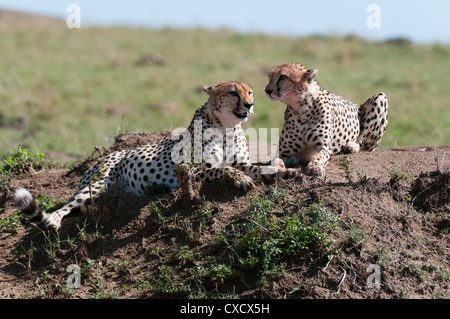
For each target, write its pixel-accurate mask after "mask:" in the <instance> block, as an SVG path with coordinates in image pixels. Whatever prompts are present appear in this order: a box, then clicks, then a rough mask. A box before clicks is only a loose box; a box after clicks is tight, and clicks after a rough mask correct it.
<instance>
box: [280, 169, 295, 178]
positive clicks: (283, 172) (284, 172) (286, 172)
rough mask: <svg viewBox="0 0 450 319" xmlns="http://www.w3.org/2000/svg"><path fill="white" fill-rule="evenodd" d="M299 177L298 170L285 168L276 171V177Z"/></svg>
mask: <svg viewBox="0 0 450 319" xmlns="http://www.w3.org/2000/svg"><path fill="white" fill-rule="evenodd" d="M300 175H301V172H300V170H299V169H295V168H285V169H279V170H278V171H277V176H278V177H280V178H294V177H297V176H300Z"/></svg>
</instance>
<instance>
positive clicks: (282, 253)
mask: <svg viewBox="0 0 450 319" xmlns="http://www.w3.org/2000/svg"><path fill="white" fill-rule="evenodd" d="M284 198H285V197H284V195H283V192H282V191H280V190H277V191H276V192H274V190H273V189H271V190H269V191H268V193H267V194H266V195H265V196H253V197H252V198H251V201H250V204H249V213H250V216H249V217H248V218H247V219H245V220H243V221H242V222H240V223H237V224H234V225H232V230H231V232H230V233H229V235H228V236H227V234H225V233H224V232H222V233H219V239H220V240H221V241H222V242H224V243H225V244H226V245H227V246H228V248H229V249H230V250H231V251H232V252H233V253H234V254H235V255H237V256H238V258H239V262H240V264H241V265H242V266H243V267H245V268H248V269H257V270H259V271H260V272H261V273H263V272H266V273H267V271H269V270H271V269H273V267H275V266H276V265H278V264H279V263H280V261H281V260H282V259H283V258H284V257H286V256H292V255H295V254H296V253H298V252H300V251H303V250H308V249H311V248H312V247H314V246H316V245H323V246H324V247H330V246H331V245H332V244H333V242H334V241H333V240H332V239H330V236H331V233H332V231H333V230H334V229H336V228H337V227H339V224H340V220H339V217H338V216H335V215H334V214H331V213H330V212H328V211H327V209H326V208H325V207H324V206H323V205H322V204H314V205H312V206H310V207H308V208H306V209H301V210H298V211H294V212H288V213H286V214H284V213H283V214H281V216H280V214H279V213H277V212H276V208H277V207H278V204H277V203H278V201H280V200H284Z"/></svg>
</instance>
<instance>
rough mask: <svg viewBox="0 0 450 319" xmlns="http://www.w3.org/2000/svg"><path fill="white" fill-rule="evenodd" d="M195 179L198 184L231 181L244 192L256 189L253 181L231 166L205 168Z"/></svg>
mask: <svg viewBox="0 0 450 319" xmlns="http://www.w3.org/2000/svg"><path fill="white" fill-rule="evenodd" d="M194 178H195V181H196V182H199V181H201V182H212V181H215V180H220V179H229V180H232V181H233V183H234V185H235V186H236V187H237V188H242V189H244V190H247V189H250V188H253V187H255V184H254V183H253V180H252V179H251V178H250V177H249V176H248V175H246V174H245V173H244V172H242V171H239V170H237V169H235V168H233V167H230V166H225V167H212V168H205V169H202V170H201V171H200V172H197V173H196V174H195V176H194Z"/></svg>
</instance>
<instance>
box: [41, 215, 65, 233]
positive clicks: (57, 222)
mask: <svg viewBox="0 0 450 319" xmlns="http://www.w3.org/2000/svg"><path fill="white" fill-rule="evenodd" d="M44 228H45V229H46V230H49V231H52V232H55V233H56V232H58V231H59V230H60V229H61V216H59V215H58V214H51V215H50V216H49V217H48V218H47V219H46V221H45V222H44Z"/></svg>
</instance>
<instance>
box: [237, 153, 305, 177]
mask: <svg viewBox="0 0 450 319" xmlns="http://www.w3.org/2000/svg"><path fill="white" fill-rule="evenodd" d="M233 167H236V168H237V169H239V170H241V171H242V172H244V174H246V175H248V176H250V177H251V178H252V179H255V180H262V181H273V180H274V179H275V178H276V177H280V178H292V177H295V176H297V175H298V170H297V169H292V168H286V167H285V166H284V162H283V160H282V159H280V158H276V159H275V160H274V161H273V163H271V165H264V166H258V165H252V164H235V165H234V166H233Z"/></svg>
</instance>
